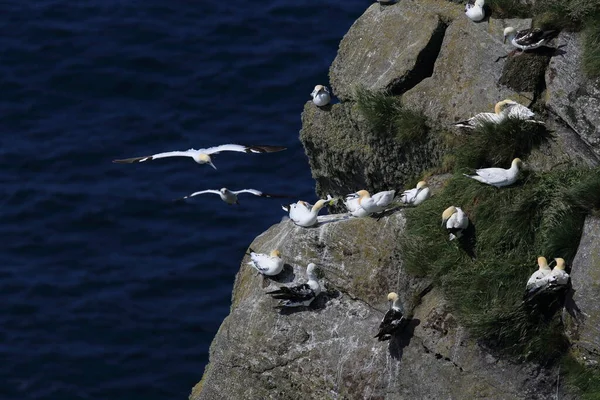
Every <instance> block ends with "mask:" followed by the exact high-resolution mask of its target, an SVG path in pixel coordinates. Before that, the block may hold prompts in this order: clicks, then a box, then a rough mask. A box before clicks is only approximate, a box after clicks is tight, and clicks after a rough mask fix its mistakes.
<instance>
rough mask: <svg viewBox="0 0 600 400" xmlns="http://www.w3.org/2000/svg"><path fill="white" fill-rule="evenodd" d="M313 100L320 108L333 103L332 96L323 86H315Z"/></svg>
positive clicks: (312, 94)
mask: <svg viewBox="0 0 600 400" xmlns="http://www.w3.org/2000/svg"><path fill="white" fill-rule="evenodd" d="M310 95H311V96H312V98H313V103H315V105H317V106H319V107H323V106H326V105H327V104H329V102H330V101H331V96H330V95H329V89H327V87H326V86H323V85H317V86H315V88H314V90H313V91H312V93H311V94H310Z"/></svg>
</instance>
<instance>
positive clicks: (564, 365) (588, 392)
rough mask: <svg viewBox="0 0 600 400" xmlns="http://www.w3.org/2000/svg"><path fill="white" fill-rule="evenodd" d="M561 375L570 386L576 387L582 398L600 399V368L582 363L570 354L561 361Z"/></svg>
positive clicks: (585, 399)
mask: <svg viewBox="0 0 600 400" xmlns="http://www.w3.org/2000/svg"><path fill="white" fill-rule="evenodd" d="M560 366H561V376H562V377H564V379H565V381H566V384H567V386H568V387H570V388H572V389H575V390H576V391H577V392H578V393H577V394H578V395H579V397H578V398H580V399H582V400H599V399H600V369H599V368H597V367H586V366H584V365H581V364H580V363H579V362H578V361H577V360H576V359H575V357H574V356H573V355H571V354H569V355H567V356H566V357H564V358H563V360H562V362H561V365H560Z"/></svg>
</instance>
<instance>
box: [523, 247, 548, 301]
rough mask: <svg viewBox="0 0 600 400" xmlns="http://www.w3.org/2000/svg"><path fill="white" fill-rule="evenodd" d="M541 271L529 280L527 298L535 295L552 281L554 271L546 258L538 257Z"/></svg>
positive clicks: (536, 272)
mask: <svg viewBox="0 0 600 400" xmlns="http://www.w3.org/2000/svg"><path fill="white" fill-rule="evenodd" d="M538 266H539V269H538V270H537V271H535V272H534V273H533V274H531V276H530V277H529V279H528V280H527V285H525V290H526V294H525V295H526V296H527V295H529V294H531V293H533V291H536V290H537V289H539V288H540V287H542V286H545V285H546V284H547V283H548V282H549V280H550V272H551V271H552V270H551V269H550V267H549V266H548V261H547V260H546V257H541V256H540V257H538Z"/></svg>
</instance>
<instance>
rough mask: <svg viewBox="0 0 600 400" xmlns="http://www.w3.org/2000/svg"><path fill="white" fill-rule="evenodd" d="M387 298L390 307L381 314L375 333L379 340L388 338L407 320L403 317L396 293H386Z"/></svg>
mask: <svg viewBox="0 0 600 400" xmlns="http://www.w3.org/2000/svg"><path fill="white" fill-rule="evenodd" d="M387 299H388V301H389V303H390V308H389V309H388V311H387V312H386V313H385V315H384V316H383V319H382V320H381V323H380V324H379V332H377V335H375V337H376V338H377V340H378V341H380V342H382V341H384V340H389V339H390V338H391V337H392V335H393V334H394V333H396V332H398V331H399V330H400V329H401V328H403V327H404V326H405V325H406V322H407V319H406V318H404V315H403V314H402V308H401V307H400V300H399V298H398V295H397V294H396V293H394V292H391V293H389V294H388V296H387Z"/></svg>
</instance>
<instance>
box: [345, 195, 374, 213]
mask: <svg viewBox="0 0 600 400" xmlns="http://www.w3.org/2000/svg"><path fill="white" fill-rule="evenodd" d="M359 200H360V197H359V196H358V195H357V194H356V193H351V194H349V195H347V196H346V199H345V200H344V204H345V205H346V208H347V209H348V212H349V213H350V215H352V216H354V217H358V218H362V217H368V216H369V215H371V213H370V212H368V211H367V210H365V209H364V208H362V207H361V206H360V204H359V202H358V201H359Z"/></svg>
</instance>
